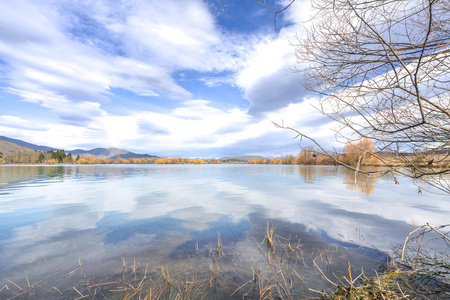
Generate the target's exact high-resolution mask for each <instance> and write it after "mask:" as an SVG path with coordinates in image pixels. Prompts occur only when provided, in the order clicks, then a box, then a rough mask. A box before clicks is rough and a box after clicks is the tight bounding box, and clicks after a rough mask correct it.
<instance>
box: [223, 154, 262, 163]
mask: <svg viewBox="0 0 450 300" xmlns="http://www.w3.org/2000/svg"><path fill="white" fill-rule="evenodd" d="M257 159H267V157H264V156H258V155H243V156H225V157H221V158H219V160H223V161H237V162H247V161H249V160H257Z"/></svg>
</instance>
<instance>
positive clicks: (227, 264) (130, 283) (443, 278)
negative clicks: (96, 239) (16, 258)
mask: <svg viewBox="0 0 450 300" xmlns="http://www.w3.org/2000/svg"><path fill="white" fill-rule="evenodd" d="M449 227H450V224H449V225H443V226H440V227H439V228H434V227H432V226H430V225H428V224H427V225H424V226H421V227H418V228H416V230H414V231H412V232H411V233H410V234H409V236H408V237H407V239H406V240H405V242H404V244H402V245H399V246H398V247H397V248H395V249H393V252H392V254H391V255H390V256H386V255H385V256H383V257H384V258H385V260H383V261H381V262H380V268H379V269H378V270H371V271H369V272H368V271H364V270H363V269H362V268H360V267H358V266H355V265H353V264H358V262H357V260H355V258H356V257H358V255H360V252H359V251H360V250H361V249H359V248H356V249H348V248H345V247H342V246H339V247H336V248H323V249H321V250H318V251H317V250H316V251H313V252H311V253H309V252H308V251H307V250H306V249H305V247H308V246H307V245H306V244H303V243H302V239H301V238H300V237H295V238H293V237H292V236H291V235H289V236H288V237H285V236H281V235H277V234H276V230H277V224H272V225H270V224H269V223H267V226H266V229H265V230H266V231H265V233H262V232H261V233H262V235H259V236H258V235H256V237H255V245H256V246H257V247H256V248H257V252H256V253H252V254H251V255H250V257H252V258H251V259H250V260H244V259H243V258H242V257H241V256H240V255H239V253H236V252H235V251H231V249H228V248H227V246H226V245H223V244H222V241H221V237H220V233H219V234H218V236H217V242H216V243H215V245H214V243H210V244H208V245H205V247H199V245H198V243H195V247H194V249H191V250H192V251H188V252H189V253H187V255H186V257H185V258H184V259H182V261H181V262H179V263H175V264H172V265H161V266H151V265H149V264H145V265H141V264H140V263H139V262H137V261H136V259H133V260H132V262H131V263H130V262H127V260H126V259H125V258H123V257H122V258H121V266H120V265H119V264H118V266H117V268H116V271H115V272H114V273H113V274H108V275H106V276H98V275H97V276H95V275H89V271H87V270H86V269H87V268H86V265H85V264H82V263H81V261H79V263H78V266H77V267H76V268H75V269H73V270H72V271H71V272H68V273H67V274H64V273H62V272H61V271H60V272H56V273H54V274H52V275H49V276H47V277H45V278H42V279H41V280H39V281H37V282H34V283H33V282H31V281H30V280H29V279H28V277H26V276H25V279H26V281H24V284H25V285H20V284H19V283H16V282H13V281H12V280H9V279H7V278H3V280H4V283H2V284H1V286H0V296H4V297H6V298H5V299H35V298H38V299H41V298H43V297H44V298H52V299H67V298H70V299H127V300H128V299H147V300H150V299H180V300H181V299H331V300H334V299H446V298H448V297H449V296H450V282H449V279H450V258H449V254H450V251H449V250H450V239H449V235H448V229H449ZM446 230H447V232H446V233H444V232H445V231H446ZM263 236H264V238H263V239H262V241H261V240H256V238H257V237H260V238H261V237H263ZM320 278H321V280H320ZM318 281H321V282H318Z"/></svg>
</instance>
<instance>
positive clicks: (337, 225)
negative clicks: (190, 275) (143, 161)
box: [0, 165, 450, 276]
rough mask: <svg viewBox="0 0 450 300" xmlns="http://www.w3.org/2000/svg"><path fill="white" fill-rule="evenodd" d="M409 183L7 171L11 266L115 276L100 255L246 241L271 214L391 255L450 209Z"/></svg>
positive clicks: (264, 174) (327, 176)
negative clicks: (88, 266)
mask: <svg viewBox="0 0 450 300" xmlns="http://www.w3.org/2000/svg"><path fill="white" fill-rule="evenodd" d="M399 181H400V185H394V183H393V180H392V178H389V177H384V178H378V179H369V180H365V181H357V182H356V184H355V180H354V175H353V173H350V172H348V171H346V170H345V169H342V168H340V169H339V170H338V171H336V170H335V169H334V167H328V166H317V167H314V166H285V165H281V166H276V165H256V166H255V165H200V166H198V165H195V166H194V165H168V166H159V165H132V166H129V165H106V166H100V165H97V166H1V167H0V271H1V273H2V274H11V276H14V274H16V275H17V276H20V275H21V274H23V272H25V273H27V274H30V275H29V276H31V275H35V276H43V275H44V274H48V273H49V272H52V271H54V270H56V269H58V270H59V269H63V268H70V266H71V265H73V264H74V262H77V261H78V259H81V260H86V261H90V260H95V261H96V262H97V263H98V262H100V264H96V268H97V269H98V270H99V271H101V270H103V271H105V272H108V270H109V269H108V268H112V267H111V266H108V265H107V264H102V263H101V262H105V261H108V260H109V259H116V258H117V257H120V256H126V257H133V258H139V259H141V260H145V258H146V257H148V256H151V257H152V261H153V263H154V264H162V263H167V260H170V257H182V256H185V255H186V254H187V253H190V254H192V251H193V249H194V245H195V243H198V244H199V245H201V247H203V248H204V249H206V248H207V245H209V244H211V243H214V242H215V243H217V234H218V233H220V234H221V238H222V242H223V244H224V245H239V243H243V241H245V240H246V239H248V237H249V235H250V233H251V232H252V231H253V232H254V231H255V230H256V229H258V230H259V229H261V227H264V226H265V224H266V222H267V221H268V220H270V221H271V222H272V223H274V222H275V223H279V222H285V223H283V224H291V225H289V226H290V227H292V228H297V229H298V228H301V231H302V232H299V233H298V235H302V234H303V236H305V235H311V234H313V235H316V236H317V237H318V238H319V239H321V240H322V241H325V242H329V243H331V244H333V243H337V242H339V241H341V242H347V243H348V242H351V243H354V244H356V245H363V246H367V247H375V248H377V249H379V250H382V251H389V248H390V247H391V246H392V245H395V244H398V243H400V242H402V241H403V239H404V238H405V236H406V235H407V233H408V232H410V231H411V230H412V229H413V225H412V224H413V222H414V223H415V224H416V225H417V224H424V223H426V222H429V223H430V224H432V225H439V224H444V223H446V222H448V216H449V215H450V214H449V205H448V196H439V195H435V194H429V193H424V194H423V195H418V194H417V187H416V186H415V185H414V184H413V183H412V182H411V181H410V180H409V179H407V178H399ZM299 226H300V227H299ZM280 228H281V226H280ZM298 230H300V229H298ZM293 233H294V232H293ZM290 234H291V233H290ZM253 238H254V239H255V240H256V241H257V242H261V241H262V239H263V236H258V237H255V236H253ZM205 251H206V250H205Z"/></svg>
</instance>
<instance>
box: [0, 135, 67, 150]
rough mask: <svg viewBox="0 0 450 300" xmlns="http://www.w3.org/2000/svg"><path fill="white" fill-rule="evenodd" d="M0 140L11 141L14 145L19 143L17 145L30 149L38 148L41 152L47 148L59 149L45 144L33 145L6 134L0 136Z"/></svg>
mask: <svg viewBox="0 0 450 300" xmlns="http://www.w3.org/2000/svg"><path fill="white" fill-rule="evenodd" d="M0 141H5V142H9V143H13V144H16V145H19V146H22V147H26V148H29V149H32V150H39V151H42V152H47V151H49V150H53V151H57V150H59V149H56V148H51V147H47V146H38V145H35V144H31V143H27V142H24V141H22V140H18V139H12V138H9V137H6V136H0Z"/></svg>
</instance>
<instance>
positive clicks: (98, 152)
mask: <svg viewBox="0 0 450 300" xmlns="http://www.w3.org/2000/svg"><path fill="white" fill-rule="evenodd" d="M25 149H28V150H29V149H32V150H39V151H42V152H47V151H49V150H52V151H58V150H59V149H57V148H52V147H47V146H39V145H36V144H32V143H28V142H25V141H22V140H18V139H13V138H9V137H6V136H0V152H2V153H5V154H6V153H9V152H14V151H18V150H25ZM64 152H66V153H72V155H73V156H77V155H80V156H89V155H93V156H95V157H98V158H109V159H115V158H117V157H118V156H120V157H122V158H130V157H133V158H144V157H157V156H155V155H149V154H139V153H134V152H130V151H128V150H124V149H118V148H95V149H91V150H83V149H75V150H64Z"/></svg>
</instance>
